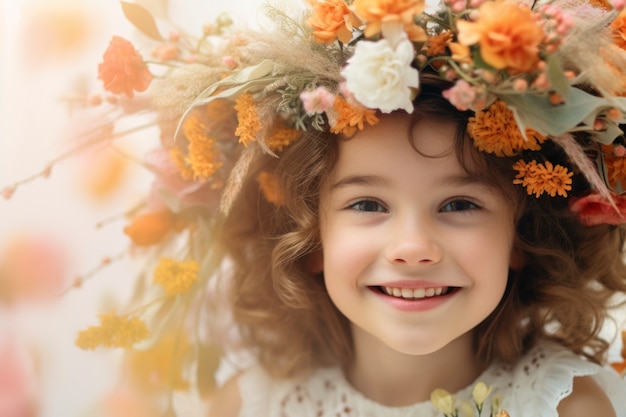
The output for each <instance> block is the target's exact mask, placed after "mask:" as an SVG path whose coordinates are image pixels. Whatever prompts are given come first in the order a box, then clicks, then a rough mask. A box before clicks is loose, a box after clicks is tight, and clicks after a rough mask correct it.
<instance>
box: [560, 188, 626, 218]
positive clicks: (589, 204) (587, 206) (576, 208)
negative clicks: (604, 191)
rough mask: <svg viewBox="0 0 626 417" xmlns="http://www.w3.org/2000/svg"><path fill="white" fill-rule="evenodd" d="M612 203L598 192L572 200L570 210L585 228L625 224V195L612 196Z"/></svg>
mask: <svg viewBox="0 0 626 417" xmlns="http://www.w3.org/2000/svg"><path fill="white" fill-rule="evenodd" d="M612 198H613V203H614V204H611V202H610V201H609V200H607V199H606V198H605V197H604V196H602V195H601V194H600V193H598V192H594V193H591V194H589V195H587V196H585V197H579V198H572V199H570V202H569V207H570V210H571V211H572V212H573V213H574V214H575V215H576V217H578V220H579V221H580V222H581V223H582V224H583V225H585V226H597V225H600V224H611V225H619V224H623V223H626V195H617V194H612Z"/></svg>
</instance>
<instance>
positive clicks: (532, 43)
mask: <svg viewBox="0 0 626 417" xmlns="http://www.w3.org/2000/svg"><path fill="white" fill-rule="evenodd" d="M457 29H458V40H459V42H460V43H461V44H463V45H467V46H471V45H475V44H479V45H480V55H481V57H482V58H483V60H484V61H485V62H486V63H487V64H489V65H491V66H492V67H494V68H496V69H507V70H509V71H510V72H512V73H521V72H529V71H531V70H533V69H534V68H535V67H536V66H537V63H538V62H539V45H540V44H541V42H542V41H543V39H544V31H543V29H542V28H541V27H540V26H539V25H538V24H537V21H536V19H535V18H534V17H533V14H532V12H531V11H530V9H528V8H527V7H524V6H520V5H519V4H518V2H516V1H507V0H501V1H487V2H485V3H483V4H482V5H481V6H480V8H479V18H478V19H477V20H476V21H474V22H470V21H465V20H459V21H458V22H457Z"/></svg>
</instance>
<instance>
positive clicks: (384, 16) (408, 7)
mask: <svg viewBox="0 0 626 417" xmlns="http://www.w3.org/2000/svg"><path fill="white" fill-rule="evenodd" d="M425 4H426V3H425V1H424V0H355V2H354V3H353V4H352V8H353V10H354V12H355V13H356V15H357V16H358V17H359V18H361V19H362V20H364V21H365V22H366V23H367V27H366V28H365V36H366V37H368V38H369V37H372V36H374V35H376V34H378V33H380V32H381V30H382V24H383V22H386V23H387V22H400V23H402V24H403V25H404V26H405V28H406V30H407V32H408V35H409V38H411V39H412V40H424V39H423V38H424V37H425V34H424V32H423V31H421V30H419V29H420V28H419V27H418V26H417V25H415V23H414V21H413V19H414V17H415V16H417V15H419V14H421V13H422V12H423V11H424V8H425Z"/></svg>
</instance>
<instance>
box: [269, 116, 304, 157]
mask: <svg viewBox="0 0 626 417" xmlns="http://www.w3.org/2000/svg"><path fill="white" fill-rule="evenodd" d="M300 136H302V132H301V131H300V130H297V129H294V128H292V127H289V126H287V125H286V124H285V122H283V121H282V120H281V119H278V120H277V121H276V122H275V123H274V126H272V131H271V132H270V134H269V138H268V139H267V146H269V148H270V149H271V150H272V151H274V152H281V151H282V150H283V149H285V148H286V147H287V146H289V145H291V144H292V143H293V142H295V141H296V140H298V139H299V138H300Z"/></svg>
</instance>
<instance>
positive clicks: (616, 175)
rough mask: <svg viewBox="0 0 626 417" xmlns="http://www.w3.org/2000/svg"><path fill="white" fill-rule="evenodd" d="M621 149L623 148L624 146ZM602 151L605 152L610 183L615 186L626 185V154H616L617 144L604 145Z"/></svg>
mask: <svg viewBox="0 0 626 417" xmlns="http://www.w3.org/2000/svg"><path fill="white" fill-rule="evenodd" d="M621 149H623V146H622V147H621ZM602 151H603V152H604V162H605V164H606V168H607V170H608V175H607V176H608V180H609V184H610V185H611V186H612V187H615V188H617V187H619V186H622V187H623V186H624V185H626V155H624V156H618V155H616V152H615V146H613V145H603V146H602ZM622 153H623V152H622Z"/></svg>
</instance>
